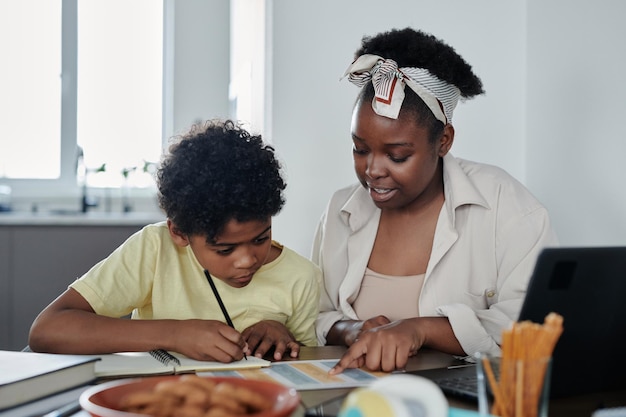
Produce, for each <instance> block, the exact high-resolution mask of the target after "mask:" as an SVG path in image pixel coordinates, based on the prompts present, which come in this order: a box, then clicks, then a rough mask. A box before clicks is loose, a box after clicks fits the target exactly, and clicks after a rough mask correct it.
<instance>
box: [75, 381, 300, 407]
mask: <svg viewBox="0 0 626 417" xmlns="http://www.w3.org/2000/svg"><path fill="white" fill-rule="evenodd" d="M299 404H300V395H299V394H298V392H297V391H296V390H295V389H293V388H289V387H286V386H284V385H281V384H278V383H275V382H271V381H259V380H251V379H242V378H234V377H203V376H198V375H195V374H185V375H176V376H158V377H157V376H152V377H144V378H133V379H125V380H116V381H111V382H106V383H103V384H99V385H95V386H93V387H91V388H88V389H87V390H85V391H84V392H83V393H82V394H81V396H80V405H81V407H82V408H83V410H85V411H86V412H88V413H89V414H90V415H92V416H94V417H145V416H147V415H148V416H154V417H199V416H204V417H227V416H233V415H235V416H242V417H243V416H249V417H289V416H291V415H292V414H293V413H294V411H295V410H296V409H297V408H298V405H299Z"/></svg>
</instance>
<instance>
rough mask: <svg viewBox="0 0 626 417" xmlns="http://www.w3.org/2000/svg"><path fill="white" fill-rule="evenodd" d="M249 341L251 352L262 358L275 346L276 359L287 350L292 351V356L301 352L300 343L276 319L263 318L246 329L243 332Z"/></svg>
mask: <svg viewBox="0 0 626 417" xmlns="http://www.w3.org/2000/svg"><path fill="white" fill-rule="evenodd" d="M241 334H242V336H243V338H244V340H245V341H246V342H247V343H248V346H249V351H248V353H249V354H254V356H256V357H259V358H262V357H263V356H265V354H266V353H267V352H269V351H270V349H272V347H273V348H274V359H275V360H277V361H279V360H281V359H282V358H283V355H284V354H285V352H286V351H290V356H291V357H292V358H297V357H298V355H299V353H300V344H299V343H298V342H296V339H295V337H293V335H292V334H291V332H290V331H289V330H287V328H286V327H285V325H283V324H282V323H279V322H277V321H274V320H263V321H260V322H258V323H256V324H253V325H252V326H250V327H248V328H247V329H245V330H244V331H243V332H242V333H241Z"/></svg>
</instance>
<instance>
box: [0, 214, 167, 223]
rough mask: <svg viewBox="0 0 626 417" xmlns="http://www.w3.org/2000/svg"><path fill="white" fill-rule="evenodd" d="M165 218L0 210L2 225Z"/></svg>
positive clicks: (161, 216) (158, 218)
mask: <svg viewBox="0 0 626 417" xmlns="http://www.w3.org/2000/svg"><path fill="white" fill-rule="evenodd" d="M163 220H165V215H164V214H163V213H160V212H156V211H154V212H129V213H113V212H111V213H106V212H97V211H91V212H87V213H81V212H77V211H62V210H59V211H49V212H41V213H40V212H34V213H33V212H27V211H14V212H11V211H10V212H0V227H1V226H144V225H146V224H151V223H157V222H160V221H163Z"/></svg>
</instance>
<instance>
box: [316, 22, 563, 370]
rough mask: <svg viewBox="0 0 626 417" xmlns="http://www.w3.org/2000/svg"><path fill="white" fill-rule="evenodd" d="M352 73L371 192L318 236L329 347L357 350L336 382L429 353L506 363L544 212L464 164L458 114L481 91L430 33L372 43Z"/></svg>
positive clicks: (322, 330) (499, 175)
mask: <svg viewBox="0 0 626 417" xmlns="http://www.w3.org/2000/svg"><path fill="white" fill-rule="evenodd" d="M346 75H347V76H348V77H349V79H350V81H351V82H353V83H354V84H356V85H357V86H360V87H361V91H360V93H359V95H358V99H357V101H356V104H355V106H354V110H353V115H352V125H351V131H352V132H351V133H352V141H353V144H354V147H353V153H354V167H355V171H356V174H357V177H358V179H359V183H358V184H356V185H353V186H350V187H347V188H344V189H342V190H339V191H337V192H336V193H335V194H334V196H333V197H332V199H331V201H330V202H329V205H328V207H327V210H326V212H325V213H324V215H323V217H322V220H321V222H320V225H319V227H318V230H317V234H316V238H315V242H314V247H313V261H314V262H316V263H317V264H318V265H319V266H320V267H321V268H322V271H323V274H324V288H323V291H322V300H321V307H320V315H319V317H318V320H317V334H318V340H319V342H320V343H321V344H342V345H347V346H349V349H348V351H347V352H346V354H345V355H344V356H343V358H342V359H341V360H340V361H339V362H338V363H337V365H336V367H335V368H334V369H333V371H331V373H338V372H341V371H342V370H343V369H345V368H347V367H357V366H363V365H365V366H367V367H368V368H370V369H373V370H384V371H391V370H393V369H398V368H403V367H404V366H405V364H406V362H407V360H408V357H409V356H411V355H413V354H415V353H416V352H417V351H418V350H419V349H420V348H421V347H422V346H427V347H430V348H434V349H438V350H441V351H444V352H448V353H452V354H457V355H469V354H473V353H475V352H478V351H483V352H490V353H494V354H498V353H499V346H498V345H499V343H500V337H501V332H502V330H503V329H505V328H507V327H508V326H509V325H510V324H511V323H512V321H514V320H516V319H517V316H518V314H519V310H520V307H521V303H522V301H523V298H524V295H525V291H526V287H527V284H528V280H529V278H530V275H531V272H532V269H533V267H534V264H535V260H536V257H537V255H538V254H539V252H540V251H541V249H543V248H544V247H546V246H553V245H556V243H557V240H556V236H555V234H554V232H553V230H552V228H551V225H550V221H549V217H548V213H547V211H546V209H545V208H544V207H543V206H542V205H541V203H540V202H539V201H537V200H536V199H535V198H534V197H533V196H532V195H531V194H530V192H529V191H528V190H527V189H526V188H525V187H524V186H523V185H522V184H520V183H519V182H518V181H516V180H515V179H514V178H513V177H511V176H510V175H509V174H507V173H506V172H504V171H503V170H501V169H499V168H496V167H493V166H488V165H484V164H479V163H475V162H470V161H465V160H461V159H457V158H455V157H453V156H452V155H451V154H450V148H451V147H452V144H453V142H454V134H455V132H454V127H453V125H452V113H453V111H454V108H455V106H456V104H457V102H458V99H459V98H460V97H462V98H464V99H469V98H472V97H473V96H475V95H478V94H481V93H483V88H482V83H481V81H480V80H479V79H478V77H476V75H474V73H473V72H472V69H471V67H470V66H469V65H468V64H467V63H466V62H465V61H464V60H463V58H462V57H460V56H459V55H458V54H457V53H456V52H455V51H454V49H452V48H451V47H450V46H448V45H446V44H445V43H443V42H441V41H440V40H438V39H436V38H435V37H433V36H432V35H428V34H425V33H422V32H419V31H415V30H412V29H409V28H407V29H404V30H391V31H389V32H385V33H381V34H378V35H376V36H374V37H371V38H370V37H366V38H364V39H363V42H362V45H361V48H360V49H359V50H358V51H357V52H356V54H355V61H354V62H353V63H352V65H350V67H349V68H348V70H347V72H346Z"/></svg>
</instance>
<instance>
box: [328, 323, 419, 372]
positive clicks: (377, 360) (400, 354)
mask: <svg viewBox="0 0 626 417" xmlns="http://www.w3.org/2000/svg"><path fill="white" fill-rule="evenodd" d="M371 324H373V323H371ZM423 343H424V336H423V335H422V334H421V332H420V331H419V326H417V325H416V319H406V320H397V321H394V322H391V323H388V324H384V325H382V326H377V327H372V328H370V329H369V330H363V331H362V332H361V334H360V335H359V338H358V340H356V341H355V342H354V343H353V344H352V346H350V348H349V349H348V351H347V352H346V353H345V354H344V355H343V356H342V358H341V359H340V360H339V362H338V363H337V364H336V365H335V366H334V367H333V369H331V371H330V373H331V374H333V375H334V374H338V373H341V372H342V371H343V370H344V369H346V368H359V367H361V366H365V367H366V368H368V369H370V370H372V371H379V370H382V371H385V372H391V371H393V370H396V369H402V368H404V367H405V366H406V363H407V362H408V360H409V356H412V355H414V354H415V353H416V352H417V351H418V350H419V348H420V347H421V346H422V344H423Z"/></svg>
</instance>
